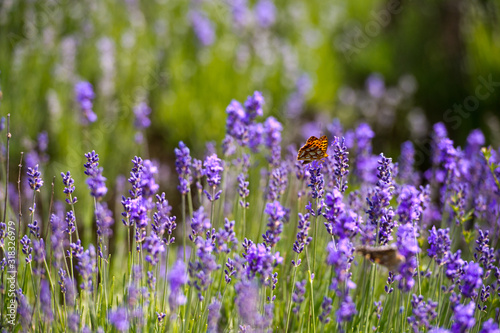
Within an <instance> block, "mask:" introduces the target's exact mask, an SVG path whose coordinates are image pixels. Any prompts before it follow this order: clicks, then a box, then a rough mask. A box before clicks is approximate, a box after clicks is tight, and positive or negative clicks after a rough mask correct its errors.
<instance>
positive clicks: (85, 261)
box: [70, 241, 96, 292]
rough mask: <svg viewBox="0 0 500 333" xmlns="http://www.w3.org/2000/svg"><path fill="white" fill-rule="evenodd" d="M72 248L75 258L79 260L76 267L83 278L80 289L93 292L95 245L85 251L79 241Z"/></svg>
mask: <svg viewBox="0 0 500 333" xmlns="http://www.w3.org/2000/svg"><path fill="white" fill-rule="evenodd" d="M70 247H71V249H72V250H73V256H74V257H75V258H76V259H77V260H78V261H77V264H76V265H75V267H76V270H77V271H78V272H79V273H80V275H81V276H82V284H81V285H80V287H81V288H82V289H83V290H87V291H89V292H92V290H93V284H92V275H93V274H94V273H95V272H96V252H95V248H94V245H92V244H90V245H89V248H88V249H87V250H86V251H83V248H81V246H80V245H79V241H78V242H77V243H72V244H70Z"/></svg>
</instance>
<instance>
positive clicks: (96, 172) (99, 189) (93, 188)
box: [83, 150, 108, 200]
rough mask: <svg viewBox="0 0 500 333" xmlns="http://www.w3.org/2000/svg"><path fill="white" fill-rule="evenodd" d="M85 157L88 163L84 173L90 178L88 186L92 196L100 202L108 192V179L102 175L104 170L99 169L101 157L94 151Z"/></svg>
mask: <svg viewBox="0 0 500 333" xmlns="http://www.w3.org/2000/svg"><path fill="white" fill-rule="evenodd" d="M85 157H86V158H87V163H85V164H84V165H83V166H84V167H85V171H84V173H85V174H86V175H87V176H89V178H87V185H88V186H89V189H90V195H92V196H93V197H94V198H96V199H97V200H99V199H101V198H102V197H103V196H104V195H106V193H107V192H108V188H107V187H106V183H105V182H106V178H105V177H104V176H103V175H102V170H103V169H102V168H99V155H98V154H96V152H95V151H94V150H92V151H91V152H89V153H87V154H85Z"/></svg>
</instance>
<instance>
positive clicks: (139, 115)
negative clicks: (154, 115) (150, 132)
mask: <svg viewBox="0 0 500 333" xmlns="http://www.w3.org/2000/svg"><path fill="white" fill-rule="evenodd" d="M150 114H151V108H150V107H149V106H148V105H147V104H146V103H145V102H141V103H139V104H138V105H137V106H136V107H134V116H135V121H134V126H135V127H136V128H137V129H139V130H143V129H146V128H148V127H149V126H151V120H150V119H149V118H148V117H149V115H150Z"/></svg>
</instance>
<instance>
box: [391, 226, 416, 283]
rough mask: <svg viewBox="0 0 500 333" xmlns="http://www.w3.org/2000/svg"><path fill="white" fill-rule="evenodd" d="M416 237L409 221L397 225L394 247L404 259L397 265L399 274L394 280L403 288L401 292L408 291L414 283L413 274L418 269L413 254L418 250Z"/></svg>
mask: <svg viewBox="0 0 500 333" xmlns="http://www.w3.org/2000/svg"><path fill="white" fill-rule="evenodd" d="M417 237H418V234H417V231H416V230H415V229H414V228H413V226H412V225H411V224H410V223H407V224H403V225H401V226H399V228H398V231H397V240H396V247H397V249H398V251H399V253H400V254H401V255H402V256H403V257H404V258H405V260H404V262H403V263H402V264H401V265H400V266H399V275H398V276H396V280H398V281H399V285H398V287H399V288H400V289H401V290H403V292H408V291H410V290H411V289H412V288H413V286H414V285H415V280H414V279H413V276H414V273H415V272H417V270H418V266H417V259H416V258H415V256H416V255H417V253H418V252H419V251H420V248H419V246H418V243H417Z"/></svg>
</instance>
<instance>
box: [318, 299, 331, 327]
mask: <svg viewBox="0 0 500 333" xmlns="http://www.w3.org/2000/svg"><path fill="white" fill-rule="evenodd" d="M332 303H333V301H332V299H331V298H330V297H326V296H323V302H321V310H322V311H321V313H320V314H319V321H320V322H321V323H323V324H328V323H329V322H330V317H329V316H330V313H331V312H332V309H333V307H332Z"/></svg>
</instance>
